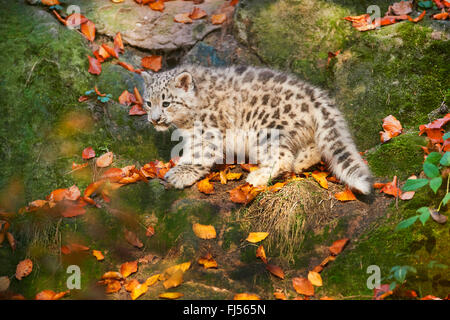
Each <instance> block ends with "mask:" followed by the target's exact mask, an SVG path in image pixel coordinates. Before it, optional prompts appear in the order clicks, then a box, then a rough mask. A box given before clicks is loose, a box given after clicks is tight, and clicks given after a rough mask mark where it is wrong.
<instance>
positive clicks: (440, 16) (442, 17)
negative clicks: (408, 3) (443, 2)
mask: <svg viewBox="0 0 450 320" xmlns="http://www.w3.org/2000/svg"><path fill="white" fill-rule="evenodd" d="M448 15H449V14H448V12H445V11H443V12H441V13H437V14H435V15H433V19H435V20H446V19H447V18H448Z"/></svg>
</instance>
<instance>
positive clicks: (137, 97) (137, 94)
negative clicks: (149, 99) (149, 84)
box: [133, 87, 144, 106]
mask: <svg viewBox="0 0 450 320" xmlns="http://www.w3.org/2000/svg"><path fill="white" fill-rule="evenodd" d="M133 90H134V96H135V97H136V103H137V104H139V105H141V106H142V105H143V104H144V99H142V96H141V94H140V93H139V90H138V89H137V88H136V87H134V89H133Z"/></svg>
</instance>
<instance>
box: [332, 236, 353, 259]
mask: <svg viewBox="0 0 450 320" xmlns="http://www.w3.org/2000/svg"><path fill="white" fill-rule="evenodd" d="M349 240H350V239H348V238H344V239H340V240H336V241H335V242H333V244H332V245H331V247H329V248H328V249H329V250H330V253H331V254H334V255H338V254H339V253H341V252H342V250H343V249H344V247H345V245H346V244H347V242H348V241H349Z"/></svg>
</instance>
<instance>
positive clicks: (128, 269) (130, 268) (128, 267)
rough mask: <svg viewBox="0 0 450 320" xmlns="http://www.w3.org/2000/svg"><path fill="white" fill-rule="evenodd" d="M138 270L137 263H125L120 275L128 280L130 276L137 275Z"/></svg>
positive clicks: (121, 267)
mask: <svg viewBox="0 0 450 320" xmlns="http://www.w3.org/2000/svg"><path fill="white" fill-rule="evenodd" d="M137 269H138V266H137V261H132V262H125V263H124V264H122V265H121V266H120V273H121V274H122V276H123V277H124V278H126V277H128V276H129V275H130V274H132V273H135V272H136V271H137Z"/></svg>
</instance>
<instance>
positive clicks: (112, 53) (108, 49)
mask: <svg viewBox="0 0 450 320" xmlns="http://www.w3.org/2000/svg"><path fill="white" fill-rule="evenodd" d="M102 48H103V49H105V51H106V52H108V53H109V54H110V55H111V56H113V57H114V58H116V59H119V55H118V54H117V51H116V50H115V49H113V48H111V47H110V46H108V45H106V44H102Z"/></svg>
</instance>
